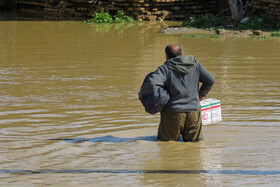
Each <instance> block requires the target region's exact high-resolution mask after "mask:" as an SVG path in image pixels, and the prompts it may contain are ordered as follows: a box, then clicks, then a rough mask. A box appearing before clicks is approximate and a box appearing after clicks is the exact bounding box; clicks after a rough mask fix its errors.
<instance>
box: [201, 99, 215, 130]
mask: <svg viewBox="0 0 280 187" xmlns="http://www.w3.org/2000/svg"><path fill="white" fill-rule="evenodd" d="M200 106H201V117H202V125H209V124H211V123H212V118H211V105H210V103H208V102H206V101H201V102H200Z"/></svg>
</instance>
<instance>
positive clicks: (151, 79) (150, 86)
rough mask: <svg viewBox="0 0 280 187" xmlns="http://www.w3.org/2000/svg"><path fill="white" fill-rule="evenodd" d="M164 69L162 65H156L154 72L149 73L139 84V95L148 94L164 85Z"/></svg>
mask: <svg viewBox="0 0 280 187" xmlns="http://www.w3.org/2000/svg"><path fill="white" fill-rule="evenodd" d="M166 73H167V72H166V69H165V68H164V67H163V66H160V67H158V69H157V70H156V71H155V72H152V73H149V74H148V75H147V76H146V77H145V80H144V82H143V84H142V86H141V90H140V92H139V94H138V95H139V96H140V97H142V96H143V95H148V94H150V93H152V92H153V91H155V90H157V89H158V88H160V87H164V85H165V81H166Z"/></svg>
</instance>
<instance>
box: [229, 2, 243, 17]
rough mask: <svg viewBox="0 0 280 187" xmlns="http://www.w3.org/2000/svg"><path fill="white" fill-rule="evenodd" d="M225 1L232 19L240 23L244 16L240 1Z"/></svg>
mask: <svg viewBox="0 0 280 187" xmlns="http://www.w3.org/2000/svg"><path fill="white" fill-rule="evenodd" d="M227 1H228V4H229V7H230V12H231V17H232V19H233V20H234V21H236V22H238V21H240V20H241V18H242V17H243V15H244V9H243V3H242V0H227Z"/></svg>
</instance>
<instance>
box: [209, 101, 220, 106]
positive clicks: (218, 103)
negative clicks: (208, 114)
mask: <svg viewBox="0 0 280 187" xmlns="http://www.w3.org/2000/svg"><path fill="white" fill-rule="evenodd" d="M220 104H221V102H219V101H218V102H216V103H211V105H220Z"/></svg>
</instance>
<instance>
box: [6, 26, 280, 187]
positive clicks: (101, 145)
mask: <svg viewBox="0 0 280 187" xmlns="http://www.w3.org/2000/svg"><path fill="white" fill-rule="evenodd" d="M167 24H169V25H172V24H178V23H174V22H166V23H158V22H156V23H155V22H152V23H136V24H126V25H89V24H84V23H83V22H71V21H69V22H48V21H41V22H40V21H28V22H27V21H26V22H24V21H5V22H3V21H2V22H0V152H1V154H0V179H1V180H0V184H1V186H112V185H113V186H241V185H242V186H256V185H260V186H262V185H263V186H265V185H269V186H271V185H272V186H277V185H279V184H280V177H279V175H280V168H279V166H280V161H279V158H280V157H279V148H280V141H279V140H280V139H279V138H280V96H279V92H280V81H279V78H280V74H279V73H280V65H279V62H280V52H279V51H280V41H279V40H253V39H227V40H220V39H216V40H211V39H204V38H200V39H188V38H181V37H180V36H176V35H164V34H161V33H159V31H160V30H161V29H163V28H164V27H166V25H167ZM173 42H176V43H179V44H181V45H182V47H183V50H184V52H185V54H193V55H195V56H196V57H197V58H198V60H199V61H200V62H201V64H202V65H203V66H205V67H206V68H207V69H208V70H209V71H210V72H211V73H213V74H214V75H215V78H216V84H215V86H214V88H213V89H212V91H211V93H210V94H209V97H213V98H218V99H220V100H221V103H222V113H223V121H222V122H220V123H217V124H213V125H208V126H204V127H203V134H204V139H205V140H204V141H202V142H199V143H183V142H157V141H155V139H156V132H157V126H158V121H159V115H158V114H157V115H149V114H147V113H145V112H144V109H143V107H142V105H141V103H140V102H139V101H138V99H137V97H138V96H137V93H138V91H139V88H140V85H141V83H142V81H143V78H144V76H145V75H146V74H147V73H149V72H151V71H154V70H155V69H156V68H157V67H158V66H159V65H161V64H162V63H163V62H164V58H165V55H164V47H165V45H166V44H168V43H173Z"/></svg>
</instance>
